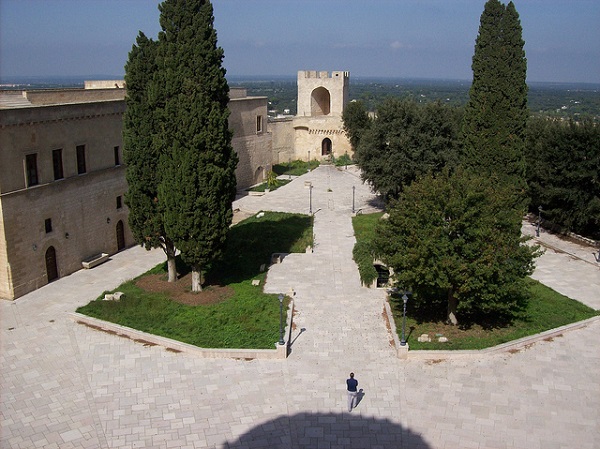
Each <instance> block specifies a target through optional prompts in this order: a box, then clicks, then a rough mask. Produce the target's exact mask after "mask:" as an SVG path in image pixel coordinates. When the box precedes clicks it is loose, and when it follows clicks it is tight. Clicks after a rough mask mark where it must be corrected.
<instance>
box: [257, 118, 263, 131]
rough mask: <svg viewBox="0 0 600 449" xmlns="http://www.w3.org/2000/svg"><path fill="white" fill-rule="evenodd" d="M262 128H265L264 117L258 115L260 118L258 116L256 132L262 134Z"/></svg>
mask: <svg viewBox="0 0 600 449" xmlns="http://www.w3.org/2000/svg"><path fill="white" fill-rule="evenodd" d="M262 127H263V119H262V115H258V116H256V132H257V133H261V132H262Z"/></svg>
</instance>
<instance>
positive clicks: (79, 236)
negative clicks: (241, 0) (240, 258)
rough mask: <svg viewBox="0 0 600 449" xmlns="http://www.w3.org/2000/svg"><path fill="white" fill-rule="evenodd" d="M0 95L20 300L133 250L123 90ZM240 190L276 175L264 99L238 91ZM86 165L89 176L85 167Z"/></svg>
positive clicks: (4, 263)
mask: <svg viewBox="0 0 600 449" xmlns="http://www.w3.org/2000/svg"><path fill="white" fill-rule="evenodd" d="M108 83H109V84H108V85H107V84H106V83H97V82H88V83H86V86H87V87H88V88H87V89H67V90H48V91H41V90H40V91H29V92H0V298H5V299H14V298H17V297H19V296H22V295H24V294H25V293H28V292H30V291H32V290H35V289H36V288H39V287H41V286H43V285H45V284H47V283H48V282H49V281H51V280H53V279H55V278H58V277H62V276H66V275H68V274H70V273H73V272H74V271H77V270H79V269H81V268H82V261H84V260H85V259H88V258H90V257H92V256H94V255H96V254H99V253H107V254H114V253H115V252H117V251H118V250H120V249H122V248H124V247H128V246H131V245H133V244H135V242H134V240H133V237H132V235H131V232H130V230H129V226H128V223H127V212H128V211H127V206H125V202H124V194H125V192H126V191H127V183H126V180H125V166H124V165H122V128H123V120H122V118H123V117H122V116H123V112H124V110H125V101H124V99H125V93H126V91H125V89H123V88H122V87H123V85H122V82H120V81H110V82H108ZM230 98H231V100H230V103H229V108H230V111H231V114H230V118H229V124H230V128H231V129H232V131H233V140H232V144H233V148H234V150H235V151H236V152H237V153H238V156H239V160H240V162H239V164H238V168H237V171H236V176H237V178H238V188H240V189H243V188H246V187H249V186H251V185H253V184H256V183H259V182H262V181H263V180H264V177H265V174H266V171H268V170H269V169H270V168H271V163H272V157H271V151H272V147H271V134H270V133H269V132H268V129H267V126H268V125H267V99H266V97H248V96H247V95H246V91H245V89H232V90H231V92H230ZM84 166H85V167H84Z"/></svg>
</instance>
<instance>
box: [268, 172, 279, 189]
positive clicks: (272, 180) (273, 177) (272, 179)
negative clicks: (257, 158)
mask: <svg viewBox="0 0 600 449" xmlns="http://www.w3.org/2000/svg"><path fill="white" fill-rule="evenodd" d="M278 186H279V180H278V179H277V173H275V172H274V171H273V170H269V171H268V172H267V187H268V188H269V189H271V190H273V189H275V188H276V187H278Z"/></svg>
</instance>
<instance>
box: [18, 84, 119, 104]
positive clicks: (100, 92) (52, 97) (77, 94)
mask: <svg viewBox="0 0 600 449" xmlns="http://www.w3.org/2000/svg"><path fill="white" fill-rule="evenodd" d="M125 94H126V91H125V89H115V88H113V89H61V90H30V91H27V92H26V94H25V95H26V97H27V99H28V100H29V101H30V102H31V104H33V105H35V106H43V105H58V104H62V105H64V104H68V103H89V102H97V101H114V100H124V99H125Z"/></svg>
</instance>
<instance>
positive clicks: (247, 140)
mask: <svg viewBox="0 0 600 449" xmlns="http://www.w3.org/2000/svg"><path fill="white" fill-rule="evenodd" d="M236 90H237V89H236ZM243 93H244V95H245V89H243ZM238 94H239V92H238ZM229 111H230V115H229V128H230V129H231V130H232V131H233V139H232V142H231V143H232V145H233V149H234V150H235V151H236V153H237V155H238V158H239V161H238V166H237V169H236V172H235V175H236V179H237V188H238V190H243V189H246V188H248V187H250V186H252V185H254V184H258V183H261V182H263V181H264V179H265V175H266V173H267V171H269V170H270V169H271V163H272V156H271V153H272V147H271V134H270V133H269V132H268V128H267V127H268V123H267V98H266V97H240V96H237V98H232V99H231V100H230V101H229Z"/></svg>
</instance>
